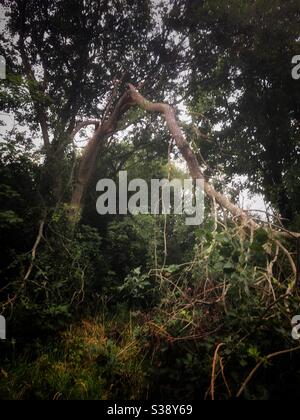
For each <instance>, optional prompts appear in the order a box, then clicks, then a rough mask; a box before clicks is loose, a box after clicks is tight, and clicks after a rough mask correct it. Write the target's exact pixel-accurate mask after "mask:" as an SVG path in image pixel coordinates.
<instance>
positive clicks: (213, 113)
mask: <svg viewBox="0 0 300 420" xmlns="http://www.w3.org/2000/svg"><path fill="white" fill-rule="evenodd" d="M299 23H300V14H299V2H298V1H297V0H288V1H282V0H276V1H272V2H265V1H247V2H243V1H240V0H229V1H226V2H224V1H220V0H209V1H205V2H203V1H182V2H180V8H179V10H178V14H177V16H174V17H173V21H172V24H173V26H174V28H176V29H177V30H181V31H182V33H186V32H187V31H188V30H189V34H190V35H189V44H190V48H191V61H190V66H191V77H190V89H189V94H190V98H191V100H190V106H191V109H192V110H193V111H194V113H195V114H194V122H195V124H198V125H199V128H202V130H203V131H204V134H208V133H209V132H208V129H209V128H210V126H209V125H207V118H208V119H209V120H210V123H211V126H213V127H215V125H216V124H217V125H218V126H217V129H215V130H214V133H213V135H214V138H215V141H213V142H209V141H206V140H205V136H204V139H203V138H202V139H201V138H200V141H201V144H200V148H201V151H202V154H203V156H204V159H205V160H207V161H208V162H209V163H210V164H211V166H216V165H219V166H220V167H222V170H223V171H225V172H226V174H227V175H228V176H229V177H230V178H232V177H233V176H234V175H245V176H246V180H247V181H246V182H245V186H246V187H250V189H251V190H252V191H253V192H260V193H263V194H264V195H265V197H266V199H267V201H269V202H271V203H272V205H273V206H274V207H275V208H276V209H277V210H278V211H279V213H280V215H281V216H282V218H283V219H286V222H287V223H290V222H291V221H292V220H293V219H295V217H296V215H297V212H298V211H299V206H300V202H299V197H300V190H299V188H300V184H299V176H298V175H299V140H300V130H299V119H300V97H299V94H298V87H299V81H295V80H293V79H292V77H291V70H292V65H291V60H292V57H293V56H294V55H296V54H297V53H298V52H299ZM203 114H204V115H205V117H206V119H203ZM210 134H212V133H210Z"/></svg>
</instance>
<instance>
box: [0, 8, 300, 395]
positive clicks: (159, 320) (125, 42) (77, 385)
mask: <svg viewBox="0 0 300 420" xmlns="http://www.w3.org/2000/svg"><path fill="white" fill-rule="evenodd" d="M1 4H2V5H3V6H0V7H4V8H3V9H0V14H2V16H3V21H4V22H5V30H4V32H3V33H2V34H1V35H0V54H1V55H3V56H4V57H5V58H6V60H7V78H6V80H1V81H0V105H1V111H3V112H4V113H11V115H12V116H13V118H14V124H13V126H12V127H9V129H5V128H4V127H0V130H1V131H0V135H1V141H0V237H1V245H0V248H1V259H0V314H2V315H4V316H5V317H6V320H7V335H8V338H7V340H6V341H2V340H1V341H0V399H51V400H52V399H95V400H97V399H169V400H170V399H177V400H184V399H199V398H202V399H235V398H243V399H256V400H257V399H270V400H275V399H290V400H291V399H297V398H298V397H299V396H300V391H299V390H300V379H299V378H300V357H299V354H300V353H299V351H300V349H299V341H297V340H294V339H293V338H292V335H291V331H292V325H291V319H292V317H293V316H294V315H296V314H299V313H300V311H299V290H298V289H297V286H298V288H299V284H297V280H298V282H299V269H300V263H299V262H298V266H297V260H299V241H298V244H297V241H296V240H295V238H294V237H293V235H286V236H278V235H276V233H275V231H274V230H272V229H270V226H272V227H274V225H276V226H278V224H279V225H280V228H281V229H283V230H284V228H285V229H291V230H295V231H297V230H299V221H300V218H299V207H300V202H299V188H300V181H299V179H300V178H299V139H300V137H299V123H298V121H299V113H300V102H299V94H298V90H299V83H300V81H295V80H293V79H292V78H291V58H292V57H293V56H294V55H296V54H297V53H299V51H297V49H298V50H299V34H298V30H299V23H300V22H299V20H300V15H299V10H300V9H299V4H298V1H296V0H285V1H283V0H276V1H273V2H266V1H247V2H244V1H240V0H227V1H219V0H208V1H193V0H191V1H189V0H177V1H174V2H168V1H162V2H157V1H152V2H151V1H148V0H142V1H141V0H139V1H133V0H126V1H119V0H114V1H96V0H95V1H94V0H86V1H79V0H78V1H77V0H76V1H69V0H52V1H33V0H10V1H6V0H5V1H2V2H1ZM4 11H5V13H6V17H5V18H4ZM2 16H1V17H2ZM117 80H118V81H117ZM127 82H133V83H135V84H136V85H138V84H139V83H141V84H140V86H141V89H143V92H144V93H145V95H147V98H149V100H155V101H168V102H170V103H172V104H173V105H174V106H176V105H178V104H181V108H180V109H181V111H182V109H184V112H183V114H184V115H183V116H185V117H186V118H184V121H185V122H184V123H182V127H183V128H184V131H185V133H186V135H187V139H188V141H189V143H190V145H191V146H192V147H193V149H194V150H195V152H196V153H197V156H198V157H199V159H200V160H201V165H202V166H203V170H204V171H205V176H206V178H207V179H208V180H210V182H212V183H213V184H214V185H215V186H216V187H217V188H219V189H224V190H225V191H226V192H228V190H227V188H226V187H227V186H228V184H229V182H230V181H232V180H236V179H237V178H236V176H238V184H239V185H237V184H236V185H235V191H234V192H233V193H232V194H231V198H232V200H236V199H237V198H238V195H239V192H240V190H242V189H243V188H244V187H247V188H250V190H251V191H252V192H256V193H257V192H259V193H261V194H263V196H264V199H265V200H266V201H267V202H268V203H269V205H270V208H271V209H272V212H273V215H268V218H269V219H268V221H269V224H267V228H266V224H264V223H263V222H262V221H260V224H261V228H259V229H257V230H256V231H254V230H253V229H251V228H245V227H244V226H242V225H241V224H240V222H239V221H238V220H237V219H235V218H233V217H232V216H231V215H230V214H229V213H228V212H227V211H226V210H225V209H222V208H220V207H217V206H216V203H214V202H212V201H211V200H208V199H207V200H206V213H205V221H204V223H203V224H202V225H201V226H196V227H195V226H186V224H185V219H184V217H182V216H180V215H176V216H175V215H170V216H163V215H162V216H161V215H157V216H155V215H136V216H131V215H128V216H122V215H117V216H113V215H105V216H99V214H97V212H96V200H97V196H98V195H97V193H96V188H95V186H96V183H97V181H98V180H99V179H102V178H110V179H113V180H117V179H118V173H119V171H120V170H127V171H128V176H129V179H134V178H142V179H144V180H146V181H147V182H150V181H151V179H153V178H156V179H162V178H169V179H172V178H185V177H186V176H187V174H186V169H185V166H184V164H183V162H182V158H181V156H180V154H179V153H178V150H177V148H176V147H174V144H173V143H172V139H171V136H170V134H169V132H168V130H167V129H166V127H165V125H164V124H163V122H162V120H161V119H160V118H157V116H156V115H147V114H146V113H145V112H143V111H141V110H138V109H136V108H133V109H130V110H129V111H128V112H126V113H125V114H124V115H123V117H122V120H121V121H119V125H118V128H117V129H116V130H115V132H114V133H112V135H111V136H109V138H107V139H105V141H104V142H103V144H102V148H101V151H100V153H99V156H98V159H97V161H96V165H95V168H94V171H93V173H92V177H91V179H90V182H89V186H88V191H87V193H86V195H85V197H84V205H83V208H82V212H81V214H80V220H79V221H78V223H74V220H72V218H70V214H71V213H72V208H71V206H70V197H71V195H72V189H73V187H74V184H75V178H76V174H77V172H78V167H79V165H80V162H81V159H82V155H83V153H82V150H83V149H84V147H85V146H86V137H87V136H88V133H84V134H83V133H78V134H77V136H76V137H75V138H73V137H72V132H73V130H74V129H75V128H76V125H77V124H78V122H80V121H82V120H85V119H89V118H93V119H97V120H99V121H103V120H105V118H106V117H107V113H108V111H110V108H113V106H115V105H116V103H117V101H118V98H119V97H120V96H121V95H122V94H123V92H124V90H125V89H126V83H127ZM116 90H117V92H116ZM177 111H178V112H177V114H178V116H179V117H182V112H181V111H180V110H179V109H177ZM187 114H188V117H187ZM0 116H2V114H1V115H0ZM5 121H7V120H4V122H5ZM4 125H5V124H4ZM241 176H243V178H241ZM231 192H232V191H231ZM274 214H275V216H274ZM283 226H284V228H283ZM284 231H285V230H284Z"/></svg>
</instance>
